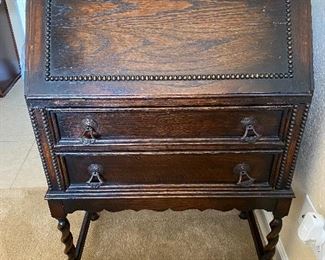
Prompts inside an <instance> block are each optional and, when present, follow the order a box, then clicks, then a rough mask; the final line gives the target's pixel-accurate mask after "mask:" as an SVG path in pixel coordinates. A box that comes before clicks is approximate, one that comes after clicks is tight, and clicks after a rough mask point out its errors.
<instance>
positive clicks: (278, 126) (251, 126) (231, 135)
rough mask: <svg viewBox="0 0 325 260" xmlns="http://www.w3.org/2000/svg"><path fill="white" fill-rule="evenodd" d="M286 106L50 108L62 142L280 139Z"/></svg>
mask: <svg viewBox="0 0 325 260" xmlns="http://www.w3.org/2000/svg"><path fill="white" fill-rule="evenodd" d="M287 112H288V108H287V107H267V106H265V107H186V108H185V107H183V108H123V109H121V108H114V109H108V108H105V109H103V108H93V109H55V110H51V116H52V121H53V124H54V126H55V127H54V129H55V136H56V141H57V142H58V143H59V144H65V143H67V142H74V143H80V144H94V143H105V142H109V143H119V142H148V141H150V142H155V141H159V142H175V141H177V140H178V141H179V140H182V141H185V142H187V141H193V142H195V141H202V140H203V141H204V140H212V139H213V140H214V141H218V140H219V139H220V141H225V140H226V141H227V140H229V141H237V142H242V143H253V142H256V141H279V140H281V139H282V135H283V132H284V128H285V127H284V125H285V124H284V123H285V118H286V113H287Z"/></svg>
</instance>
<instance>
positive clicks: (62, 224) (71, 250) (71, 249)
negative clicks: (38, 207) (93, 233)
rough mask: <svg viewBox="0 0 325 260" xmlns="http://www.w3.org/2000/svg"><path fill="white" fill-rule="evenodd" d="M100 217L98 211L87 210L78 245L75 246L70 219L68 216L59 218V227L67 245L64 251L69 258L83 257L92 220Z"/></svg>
mask: <svg viewBox="0 0 325 260" xmlns="http://www.w3.org/2000/svg"><path fill="white" fill-rule="evenodd" d="M98 218H99V215H98V214H97V213H89V212H86V214H85V216H84V219H83V222H82V225H81V229H80V233H79V238H78V242H77V246H75V245H74V243H73V237H72V234H71V232H70V223H69V221H68V219H67V218H66V217H65V218H60V219H58V221H59V224H58V229H59V230H60V231H61V232H62V237H61V241H62V243H63V244H64V245H65V249H64V253H65V254H66V255H67V256H68V259H69V260H80V259H81V256H82V253H83V249H84V246H85V242H86V238H87V234H88V229H89V225H90V221H96V220H97V219H98Z"/></svg>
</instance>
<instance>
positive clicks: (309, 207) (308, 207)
mask: <svg viewBox="0 0 325 260" xmlns="http://www.w3.org/2000/svg"><path fill="white" fill-rule="evenodd" d="M307 212H317V211H316V209H315V207H314V205H313V203H312V202H311V200H310V198H309V196H308V195H306V196H305V201H304V204H303V205H302V209H301V211H300V214H299V218H298V224H299V225H300V224H301V222H302V220H303V218H304V216H305V214H306V213H307Z"/></svg>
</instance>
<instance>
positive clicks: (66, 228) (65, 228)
mask: <svg viewBox="0 0 325 260" xmlns="http://www.w3.org/2000/svg"><path fill="white" fill-rule="evenodd" d="M58 229H59V230H60V231H61V232H62V237H61V241H62V243H63V244H64V245H65V249H64V253H65V254H66V255H67V256H68V257H69V260H74V259H75V256H76V248H75V246H74V244H73V237H72V234H71V232H70V223H69V221H68V219H67V218H63V219H59V223H58Z"/></svg>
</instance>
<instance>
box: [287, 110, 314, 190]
mask: <svg viewBox="0 0 325 260" xmlns="http://www.w3.org/2000/svg"><path fill="white" fill-rule="evenodd" d="M309 107H310V106H309V105H308V104H307V105H306V106H305V110H304V114H303V117H302V121H301V124H300V132H299V135H298V139H297V143H296V148H295V151H294V153H293V159H292V162H291V166H290V170H289V175H288V178H287V183H286V186H285V188H286V189H290V187H291V183H292V178H293V174H294V171H295V167H296V162H297V158H298V152H299V148H300V144H301V140H302V135H303V133H304V130H305V126H306V121H307V116H308V111H309Z"/></svg>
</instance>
